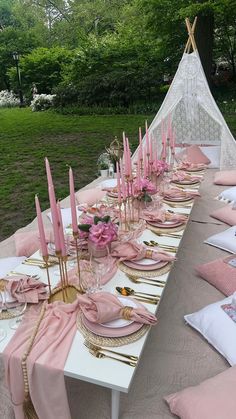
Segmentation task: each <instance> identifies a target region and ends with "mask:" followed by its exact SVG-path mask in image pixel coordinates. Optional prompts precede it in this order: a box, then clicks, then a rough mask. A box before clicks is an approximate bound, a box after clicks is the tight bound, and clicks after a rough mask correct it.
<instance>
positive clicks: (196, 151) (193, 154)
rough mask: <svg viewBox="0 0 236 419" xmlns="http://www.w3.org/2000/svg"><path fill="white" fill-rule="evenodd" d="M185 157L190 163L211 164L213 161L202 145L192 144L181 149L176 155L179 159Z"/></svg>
mask: <svg viewBox="0 0 236 419" xmlns="http://www.w3.org/2000/svg"><path fill="white" fill-rule="evenodd" d="M183 158H185V159H186V160H187V161H188V162H189V163H193V164H198V163H203V164H210V163H211V161H210V160H209V159H208V157H207V156H206V155H205V154H204V153H203V152H202V151H201V149H200V147H198V146H197V145H191V146H189V147H186V149H185V150H184V151H181V152H180V153H178V155H176V159H177V160H182V159H183Z"/></svg>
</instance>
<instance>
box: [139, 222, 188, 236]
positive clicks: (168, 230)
mask: <svg viewBox="0 0 236 419" xmlns="http://www.w3.org/2000/svg"><path fill="white" fill-rule="evenodd" d="M185 226H186V224H185V223H184V224H181V226H178V227H171V228H161V227H155V226H152V225H151V224H148V223H147V228H148V229H149V230H151V231H153V233H161V234H163V235H164V234H165V233H175V232H178V231H182V230H184V229H185ZM180 237H181V236H180Z"/></svg>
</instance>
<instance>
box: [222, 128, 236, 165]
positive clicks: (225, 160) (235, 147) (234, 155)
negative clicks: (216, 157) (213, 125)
mask: <svg viewBox="0 0 236 419" xmlns="http://www.w3.org/2000/svg"><path fill="white" fill-rule="evenodd" d="M222 131H223V132H222V138H223V141H222V143H221V156H220V169H221V170H228V169H236V142H235V139H234V138H233V136H232V134H231V132H230V130H229V128H228V126H224V127H223V130H222Z"/></svg>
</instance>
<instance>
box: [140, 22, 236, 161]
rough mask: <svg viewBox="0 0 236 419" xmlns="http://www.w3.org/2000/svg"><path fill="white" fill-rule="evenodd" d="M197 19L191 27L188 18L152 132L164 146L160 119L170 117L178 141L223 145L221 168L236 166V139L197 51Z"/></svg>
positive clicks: (164, 122) (164, 119)
mask: <svg viewBox="0 0 236 419" xmlns="http://www.w3.org/2000/svg"><path fill="white" fill-rule="evenodd" d="M196 20H197V19H196V18H195V20H194V23H193V26H192V27H191V25H190V22H189V20H188V19H186V25H187V28H188V33H189V38H188V41H187V44H186V48H185V51H184V54H183V56H182V59H181V61H180V63H179V67H178V69H177V72H176V74H175V77H174V79H173V81H172V83H171V86H170V88H169V90H168V92H167V95H166V97H165V99H164V101H163V103H162V106H161V108H160V109H159V111H158V113H157V115H156V117H155V118H154V120H153V121H152V123H151V125H150V127H149V132H150V133H152V135H153V137H154V138H155V139H156V141H157V147H158V145H159V144H160V147H161V123H163V124H164V126H167V124H168V119H170V120H171V122H172V127H173V129H174V131H175V136H176V144H190V145H191V144H199V145H200V144H201V145H206V144H207V145H220V149H221V156H220V168H221V169H229V168H236V142H235V140H234V137H233V135H232V134H231V132H230V130H229V128H228V126H227V124H226V121H225V119H224V117H223V115H222V114H221V112H220V110H219V108H218V106H217V104H216V102H215V100H214V98H213V96H212V94H211V92H210V89H209V86H208V83H207V80H206V77H205V73H204V70H203V67H202V64H201V60H200V57H199V54H198V51H197V47H196V43H195V39H194V29H195V26H196ZM191 49H192V50H193V51H192V52H190V50H191ZM162 121H163V122H162ZM143 143H144V144H145V137H144V138H143ZM137 153H138V149H137V150H136V151H135V153H134V155H133V159H134V160H136V158H137Z"/></svg>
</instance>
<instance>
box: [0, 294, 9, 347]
mask: <svg viewBox="0 0 236 419" xmlns="http://www.w3.org/2000/svg"><path fill="white" fill-rule="evenodd" d="M4 306H5V305H4V293H3V292H2V291H0V314H1V313H2V311H3V309H4ZM6 336H7V332H6V330H5V329H3V328H2V327H1V328H0V342H1V341H2V340H3V339H5V337H6Z"/></svg>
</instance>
